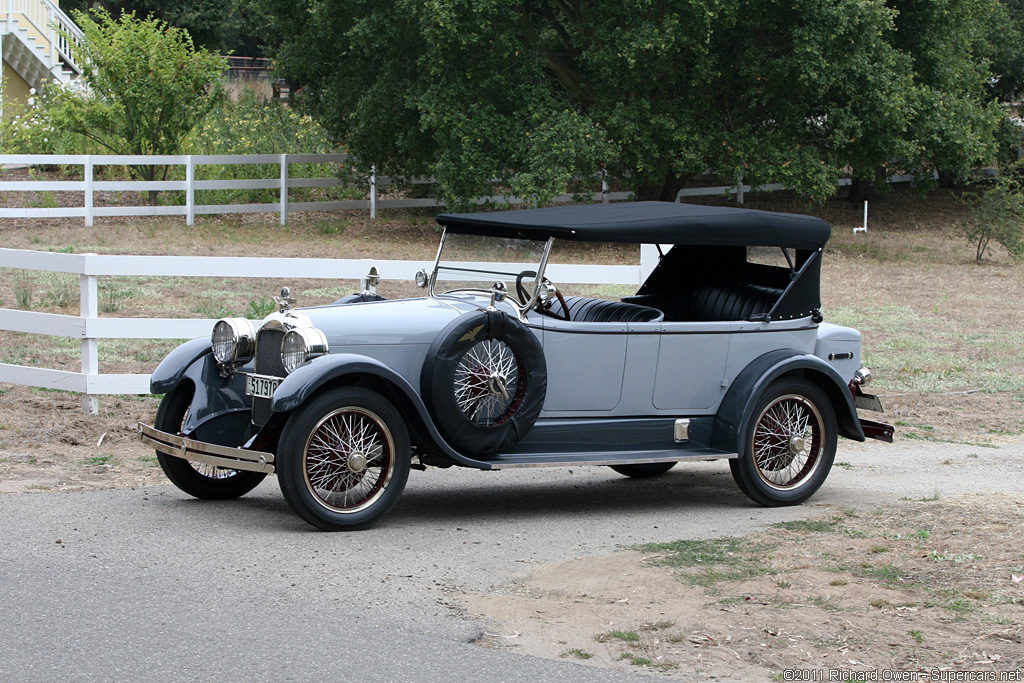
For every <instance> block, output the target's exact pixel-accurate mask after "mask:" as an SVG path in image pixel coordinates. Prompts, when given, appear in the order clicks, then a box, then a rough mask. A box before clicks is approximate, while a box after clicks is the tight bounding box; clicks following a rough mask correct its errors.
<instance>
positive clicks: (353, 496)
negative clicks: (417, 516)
mask: <svg viewBox="0 0 1024 683" xmlns="http://www.w3.org/2000/svg"><path fill="white" fill-rule="evenodd" d="M303 470H304V472H305V479H306V485H307V486H308V487H309V491H310V493H312V494H313V496H314V498H315V499H316V501H317V502H318V503H320V504H321V505H323V506H324V507H326V508H328V509H329V510H332V511H335V512H341V513H351V512H358V511H360V510H364V509H366V508H367V507H369V506H370V505H372V504H373V503H374V502H375V501H376V500H377V499H378V498H379V497H380V496H381V495H382V494H383V492H384V490H385V488H386V487H387V485H388V482H389V481H390V480H391V476H392V474H393V473H394V470H395V444H394V440H393V439H392V437H391V432H390V430H388V427H387V425H386V424H385V423H384V421H383V420H381V418H380V417H378V416H377V415H376V414H375V413H373V412H372V411H370V410H368V409H366V408H362V407H358V406H346V407H343V408H340V409H337V410H334V411H332V412H330V413H328V414H327V415H325V416H324V417H323V418H322V419H321V420H320V422H319V423H318V424H317V425H316V427H314V428H313V431H312V432H311V433H310V435H309V439H308V440H307V442H306V448H305V453H304V456H303Z"/></svg>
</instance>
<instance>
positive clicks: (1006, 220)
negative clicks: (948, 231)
mask: <svg viewBox="0 0 1024 683" xmlns="http://www.w3.org/2000/svg"><path fill="white" fill-rule="evenodd" d="M1022 173H1024V166H1022V165H1021V164H1020V163H1017V164H1015V165H1011V166H1009V167H1007V168H1006V169H1004V170H1003V172H1002V173H1001V174H1000V175H999V176H998V177H996V178H995V179H993V180H992V181H991V182H990V184H989V186H988V188H987V189H985V190H984V191H982V192H981V194H980V195H979V196H977V197H974V198H973V199H971V200H970V209H969V213H968V217H967V220H965V221H963V222H962V223H960V224H959V225H958V226H957V229H958V230H959V231H960V233H961V234H962V235H963V236H964V237H966V238H967V241H968V242H970V243H971V244H973V245H975V249H976V251H975V262H976V263H981V261H982V259H983V258H984V257H985V253H986V252H987V251H988V249H989V245H990V244H991V242H992V240H995V241H996V242H998V243H999V244H1001V245H1003V248H1004V249H1006V251H1007V253H1009V254H1010V257H1011V258H1012V259H1013V260H1014V261H1017V262H1018V263H1020V262H1024V175H1022Z"/></svg>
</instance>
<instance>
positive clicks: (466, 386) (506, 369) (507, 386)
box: [454, 339, 521, 427]
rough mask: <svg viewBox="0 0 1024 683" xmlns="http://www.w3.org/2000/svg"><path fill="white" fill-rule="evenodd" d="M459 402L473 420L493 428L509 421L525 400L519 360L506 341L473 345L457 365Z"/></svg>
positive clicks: (455, 386) (455, 389) (456, 391)
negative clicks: (520, 383) (522, 398)
mask: <svg viewBox="0 0 1024 683" xmlns="http://www.w3.org/2000/svg"><path fill="white" fill-rule="evenodd" d="M454 391H455V403H456V405H457V406H458V407H459V410H461V411H462V414H463V415H464V416H465V417H466V419H467V420H469V421H470V422H472V423H474V424H477V425H480V426H483V427H491V426H496V425H500V424H502V423H504V422H505V421H507V420H508V419H509V418H510V417H511V416H512V415H513V414H514V413H515V411H516V409H517V408H518V407H519V404H520V402H521V398H520V393H521V392H520V387H519V360H518V359H517V358H516V355H515V353H514V352H513V351H512V349H511V348H510V347H509V346H508V344H506V343H505V342H503V341H501V340H498V339H486V340H484V341H481V342H478V343H476V344H474V345H473V346H471V347H470V348H469V349H468V350H467V351H466V353H465V354H464V355H463V356H462V358H461V359H460V360H459V363H458V365H457V366H456V368H455V382H454Z"/></svg>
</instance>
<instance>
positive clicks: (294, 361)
mask: <svg viewBox="0 0 1024 683" xmlns="http://www.w3.org/2000/svg"><path fill="white" fill-rule="evenodd" d="M327 351H328V348H327V337H325V336H324V333H323V332H321V331H320V330H318V329H316V328H315V327H297V328H295V329H294V330H292V331H290V332H289V333H288V334H286V335H285V336H284V341H282V342H281V362H282V363H283V364H284V371H285V372H287V373H289V374H291V372H292V371H293V370H295V368H297V367H299V366H300V365H302V364H303V363H305V362H306V361H307V360H309V359H310V358H316V357H317V356H322V355H324V354H326V353H327Z"/></svg>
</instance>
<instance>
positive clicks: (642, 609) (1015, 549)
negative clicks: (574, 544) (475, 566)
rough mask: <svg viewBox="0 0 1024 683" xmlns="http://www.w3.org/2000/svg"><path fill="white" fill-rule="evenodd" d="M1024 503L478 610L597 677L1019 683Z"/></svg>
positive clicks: (795, 538)
mask: <svg viewBox="0 0 1024 683" xmlns="http://www.w3.org/2000/svg"><path fill="white" fill-rule="evenodd" d="M1022 503H1024V501H1022V500H1021V499H1020V498H1012V497H1007V496H977V497H966V498H959V499H950V500H942V501H935V500H925V501H906V502H901V503H900V504H898V505H885V506H881V507H878V508H875V509H872V510H866V511H853V510H834V511H833V513H832V515H831V516H830V517H826V518H824V519H819V520H810V521H799V522H789V523H784V524H778V525H775V528H774V529H770V530H768V531H765V532H761V533H757V534H755V535H752V536H748V537H744V538H729V539H715V540H709V541H685V542H678V543H668V544H658V545H653V546H645V547H643V548H641V549H639V552H628V553H616V554H615V555H609V556H605V557H598V558H582V559H579V560H568V561H565V562H559V563H556V564H553V565H546V566H543V567H540V568H539V569H537V570H535V571H534V572H533V573H532V574H531V575H530V576H528V577H523V578H522V579H521V580H519V581H517V582H516V583H514V584H512V586H510V587H509V588H507V589H505V590H503V591H500V592H491V593H488V594H479V595H470V596H467V598H466V601H467V603H468V606H469V608H470V609H471V611H473V612H475V613H477V614H482V615H484V616H487V617H490V618H492V619H494V620H495V621H496V623H494V624H493V625H492V626H491V627H490V628H491V629H492V630H493V631H495V632H497V633H502V634H503V633H513V634H516V636H517V637H516V640H515V641H513V642H514V644H515V646H516V647H517V651H519V652H522V653H526V654H533V655H539V656H546V657H556V656H563V657H564V656H567V655H566V653H569V655H571V656H577V657H579V655H576V654H575V653H577V652H583V653H585V654H586V655H587V656H586V657H585V659H586V661H587V664H589V665H594V666H599V667H610V668H620V669H621V668H629V669H632V670H636V669H640V670H648V671H651V672H654V671H660V672H662V673H663V674H664V675H667V676H669V677H673V678H681V679H684V680H717V681H723V680H724V681H750V680H811V681H828V680H876V679H877V680H883V678H882V675H883V673H882V672H885V671H889V672H892V671H898V672H928V671H936V670H944V671H948V670H951V669H952V670H953V671H971V672H976V673H978V674H980V676H984V675H985V673H993V674H996V675H997V676H998V673H999V672H1011V675H1013V674H1012V672H1015V671H1018V670H1020V668H1021V667H1022V666H1024V583H1020V582H1019V578H1020V577H1021V576H1024V554H1022V552H1021V548H1022V547H1024V532H1022V528H1024V527H1022V522H1024V504H1022ZM738 569H740V570H742V571H738ZM538 615H542V616H538ZM609 629H611V630H609ZM485 642H486V644H489V645H491V646H494V647H507V646H508V645H509V644H510V643H509V641H507V640H502V639H500V638H491V639H490V640H487V641H485ZM580 658H581V659H583V657H580ZM787 670H788V671H790V672H792V671H793V670H797V671H798V672H801V673H803V674H804V676H805V677H804V678H803V679H790V678H785V674H784V673H783V672H784V671H787ZM844 671H845V672H850V673H849V675H848V676H847V677H845V678H837V677H834V676H836V674H837V673H841V672H844ZM858 675H859V676H860V678H855V677H854V676H858ZM869 676H874V677H875V678H870V677H869ZM918 678H919V679H920V680H927V677H926V676H925V675H921V676H919V677H918ZM893 680H897V679H893ZM907 680H910V679H909V678H908V679H907ZM915 680H917V679H915ZM975 680H1015V679H1013V678H1004V679H999V678H998V677H994V678H991V679H983V678H981V677H976V678H975Z"/></svg>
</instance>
